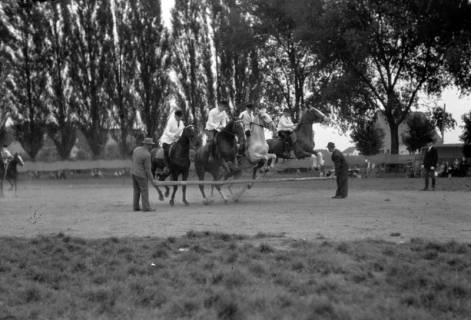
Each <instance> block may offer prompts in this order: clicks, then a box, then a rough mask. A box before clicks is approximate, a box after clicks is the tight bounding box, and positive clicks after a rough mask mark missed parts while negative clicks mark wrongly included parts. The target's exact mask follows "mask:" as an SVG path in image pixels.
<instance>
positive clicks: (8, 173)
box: [0, 153, 25, 197]
mask: <svg viewBox="0 0 471 320" xmlns="http://www.w3.org/2000/svg"><path fill="white" fill-rule="evenodd" d="M24 164H25V163H24V161H23V158H21V156H20V154H19V153H15V154H14V155H13V159H11V160H10V161H7V162H6V163H5V162H3V161H2V162H1V163H0V180H1V181H0V196H2V197H3V180H7V181H8V182H9V183H10V190H13V189H14V190H15V195H16V191H17V179H18V168H17V166H18V165H20V166H23V165H24ZM5 169H6V170H5Z"/></svg>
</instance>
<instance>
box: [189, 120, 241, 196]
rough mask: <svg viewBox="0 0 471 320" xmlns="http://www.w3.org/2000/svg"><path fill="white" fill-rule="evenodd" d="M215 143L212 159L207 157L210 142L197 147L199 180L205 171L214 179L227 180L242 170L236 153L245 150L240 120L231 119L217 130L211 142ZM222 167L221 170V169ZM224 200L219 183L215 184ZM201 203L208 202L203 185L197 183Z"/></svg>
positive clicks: (196, 167) (196, 156)
mask: <svg viewBox="0 0 471 320" xmlns="http://www.w3.org/2000/svg"><path fill="white" fill-rule="evenodd" d="M212 143H215V144H216V148H215V149H216V155H215V157H214V159H211V160H210V159H209V153H210V150H211V149H210V148H211V146H210V144H206V145H203V146H201V147H200V148H198V150H196V154H195V170H196V174H197V175H198V179H199V180H204V176H205V173H206V172H208V173H209V174H211V175H212V176H213V179H214V180H219V179H221V178H222V179H223V180H227V179H228V178H230V177H237V176H239V175H240V174H241V173H242V172H241V170H240V168H239V165H238V159H237V158H238V155H239V154H242V153H243V151H244V150H245V132H244V126H243V124H242V121H240V120H232V121H230V122H229V123H228V124H227V125H226V127H225V128H224V129H222V130H221V132H219V133H218V134H217V135H216V137H215V138H214V140H213V142H212ZM221 169H223V170H221ZM215 187H216V189H217V190H218V192H219V194H220V195H221V197H222V198H223V200H224V201H225V202H227V197H225V196H224V193H223V192H222V190H221V187H220V186H219V185H216V186H215ZM199 188H200V191H201V195H202V196H203V203H204V204H209V203H210V201H208V199H207V198H206V194H205V192H204V185H201V184H200V185H199Z"/></svg>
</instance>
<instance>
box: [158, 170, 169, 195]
mask: <svg viewBox="0 0 471 320" xmlns="http://www.w3.org/2000/svg"><path fill="white" fill-rule="evenodd" d="M169 175H170V173H160V174H158V177H159V181H164V180H165V179H167V177H168V176H169ZM169 194H170V188H169V187H168V186H165V198H167V197H168V195H169ZM160 201H163V199H162V200H160Z"/></svg>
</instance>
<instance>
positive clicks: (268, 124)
mask: <svg viewBox="0 0 471 320" xmlns="http://www.w3.org/2000/svg"><path fill="white" fill-rule="evenodd" d="M256 116H257V117H258V119H260V115H256ZM271 124H273V120H270V122H268V123H266V124H265V125H263V124H260V123H257V122H253V121H251V122H250V125H255V126H259V127H262V128H266V129H269V126H270V125H271Z"/></svg>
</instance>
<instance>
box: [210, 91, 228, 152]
mask: <svg viewBox="0 0 471 320" xmlns="http://www.w3.org/2000/svg"><path fill="white" fill-rule="evenodd" d="M228 107H229V103H228V102H227V101H226V100H223V101H220V102H219V103H218V106H217V107H216V108H213V109H211V110H210V111H209V113H208V121H206V127H205V129H206V135H207V136H208V140H207V143H208V145H209V148H210V153H209V160H212V159H215V158H216V143H215V138H216V135H217V133H218V132H220V131H221V130H222V129H224V128H225V127H226V125H227V120H228V119H229V116H228V115H227V113H226V109H227V108H228Z"/></svg>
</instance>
